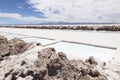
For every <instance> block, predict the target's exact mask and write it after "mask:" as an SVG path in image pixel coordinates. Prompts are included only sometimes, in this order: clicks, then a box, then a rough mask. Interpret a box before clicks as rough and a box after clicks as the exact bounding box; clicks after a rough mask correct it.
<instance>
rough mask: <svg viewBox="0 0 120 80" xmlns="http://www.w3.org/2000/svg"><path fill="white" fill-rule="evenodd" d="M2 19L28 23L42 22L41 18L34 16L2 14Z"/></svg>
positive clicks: (0, 15)
mask: <svg viewBox="0 0 120 80" xmlns="http://www.w3.org/2000/svg"><path fill="white" fill-rule="evenodd" d="M0 17H1V18H11V19H16V20H21V21H26V22H36V21H41V20H42V19H41V18H37V17H34V16H25V17H24V16H22V15H20V14H18V13H0Z"/></svg>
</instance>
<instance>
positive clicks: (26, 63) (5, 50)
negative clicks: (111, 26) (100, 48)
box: [0, 36, 119, 80]
mask: <svg viewBox="0 0 120 80" xmlns="http://www.w3.org/2000/svg"><path fill="white" fill-rule="evenodd" d="M105 65H106V63H104V62H103V63H102V62H98V61H97V60H96V59H95V58H94V57H89V59H87V60H69V59H68V58H67V56H66V54H65V53H63V52H57V51H56V50H55V49H54V48H44V49H42V47H41V46H40V45H38V44H35V43H26V42H24V41H23V40H20V39H17V38H14V39H11V40H7V38H5V37H4V36H0V80H117V79H118V78H116V79H114V78H113V77H111V78H109V77H110V75H109V73H106V72H105ZM114 74H115V73H114ZM118 76H119V75H118Z"/></svg>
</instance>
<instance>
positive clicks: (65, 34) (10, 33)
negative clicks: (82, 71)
mask: <svg viewBox="0 0 120 80" xmlns="http://www.w3.org/2000/svg"><path fill="white" fill-rule="evenodd" d="M0 34H1V35H3V36H5V37H8V38H10V39H11V38H13V37H17V38H20V39H22V40H24V41H26V42H40V43H42V45H44V46H43V47H42V48H46V47H54V48H55V49H56V50H57V51H61V52H65V53H66V55H67V57H68V58H69V59H80V58H88V57H89V56H94V57H95V58H97V59H99V60H100V61H102V62H103V61H104V62H107V65H106V68H107V69H109V70H112V72H115V71H120V58H119V57H120V32H106V31H73V30H45V29H22V28H20V29H19V28H0ZM71 42H76V43H81V44H86V45H81V44H74V43H71ZM52 43H54V44H52ZM49 44H50V45H49ZM87 44H88V45H87ZM91 45H92V46H91ZM95 46H99V47H95ZM104 47H106V48H104ZM107 47H108V48H107ZM40 48H41V47H40ZM40 48H38V47H36V48H35V49H33V50H32V51H37V50H39V49H40ZM110 48H111V49H110ZM112 48H114V49H112ZM30 57H31V58H32V56H30ZM109 63H110V64H109ZM106 73H111V72H109V71H106ZM112 75H113V73H111V75H110V76H112ZM112 77H114V78H116V79H115V80H118V78H119V77H118V78H117V77H116V76H112ZM109 80H110V79H109ZM111 80H112V79H111Z"/></svg>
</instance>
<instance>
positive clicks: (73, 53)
mask: <svg viewBox="0 0 120 80" xmlns="http://www.w3.org/2000/svg"><path fill="white" fill-rule="evenodd" d="M47 47H54V48H55V49H56V51H60V52H64V53H66V54H67V57H68V58H69V59H80V58H85V59H86V58H89V57H90V56H94V57H95V58H97V59H99V60H101V61H105V62H109V60H111V59H112V58H113V55H114V51H115V50H112V49H106V48H100V47H93V46H87V45H80V44H73V43H66V42H60V43H57V44H53V45H50V46H47Z"/></svg>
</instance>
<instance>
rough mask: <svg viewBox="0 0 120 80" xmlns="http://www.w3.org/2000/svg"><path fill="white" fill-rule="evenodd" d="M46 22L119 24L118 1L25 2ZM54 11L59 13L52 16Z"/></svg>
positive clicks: (58, 0) (57, 0)
mask: <svg viewBox="0 0 120 80" xmlns="http://www.w3.org/2000/svg"><path fill="white" fill-rule="evenodd" d="M27 1H28V4H30V5H31V7H32V8H34V9H35V11H38V12H43V13H44V15H45V16H46V17H47V21H66V22H120V16H116V14H117V15H118V14H120V9H119V7H120V0H27ZM54 11H59V12H60V13H58V14H54Z"/></svg>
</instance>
